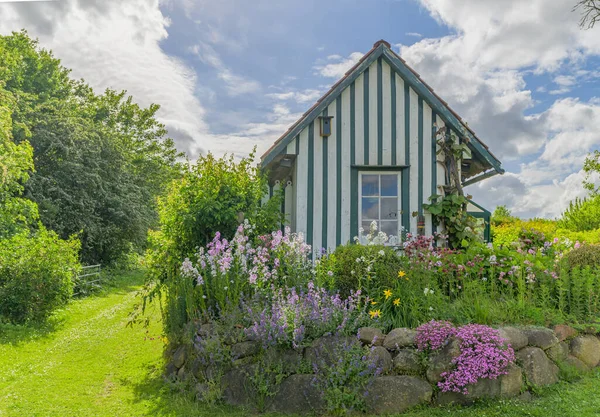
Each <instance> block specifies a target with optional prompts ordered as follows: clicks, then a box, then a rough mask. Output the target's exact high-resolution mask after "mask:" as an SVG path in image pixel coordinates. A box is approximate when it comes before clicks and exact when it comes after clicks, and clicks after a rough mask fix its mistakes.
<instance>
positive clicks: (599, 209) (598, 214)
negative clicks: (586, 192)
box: [559, 194, 600, 232]
mask: <svg viewBox="0 0 600 417" xmlns="http://www.w3.org/2000/svg"><path fill="white" fill-rule="evenodd" d="M559 225H560V226H561V227H563V228H565V229H568V230H572V231H576V232H582V231H587V230H595V229H599V228H600V194H599V195H594V196H592V197H590V198H587V199H583V200H580V199H576V200H575V201H571V202H570V203H569V207H568V208H567V209H566V210H565V212H564V213H563V214H562V218H561V219H560V221H559Z"/></svg>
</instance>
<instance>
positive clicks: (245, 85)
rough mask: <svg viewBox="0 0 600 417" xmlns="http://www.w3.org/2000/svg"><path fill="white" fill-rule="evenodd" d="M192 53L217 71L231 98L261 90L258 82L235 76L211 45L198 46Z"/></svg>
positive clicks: (192, 49)
mask: <svg viewBox="0 0 600 417" xmlns="http://www.w3.org/2000/svg"><path fill="white" fill-rule="evenodd" d="M191 51H192V52H193V53H194V54H196V55H197V56H198V57H199V58H200V60H202V62H204V63H206V64H207V65H210V66H211V67H213V68H214V69H216V70H217V77H218V78H219V79H221V80H222V81H223V82H225V88H226V90H227V94H229V95H230V96H232V97H235V96H238V95H241V94H249V93H256V92H257V91H259V90H260V89H261V86H260V84H259V83H258V82H257V81H255V80H251V79H249V78H247V77H244V76H241V75H238V74H235V73H234V72H233V71H231V69H230V68H228V67H227V66H226V65H225V64H224V63H223V61H222V60H221V58H220V57H219V55H218V54H217V52H216V51H215V50H214V49H213V47H212V46H210V45H209V44H207V43H200V44H197V45H195V46H193V47H192V48H191Z"/></svg>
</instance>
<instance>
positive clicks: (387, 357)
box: [369, 346, 392, 374]
mask: <svg viewBox="0 0 600 417" xmlns="http://www.w3.org/2000/svg"><path fill="white" fill-rule="evenodd" d="M369 360H370V361H371V362H372V363H373V364H375V366H376V367H377V369H380V370H381V373H384V374H385V373H388V372H389V371H390V370H391V369H392V355H391V354H390V352H388V350H387V349H386V348H384V347H383V346H373V347H372V348H371V350H370V352H369Z"/></svg>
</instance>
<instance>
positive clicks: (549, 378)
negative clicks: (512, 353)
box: [516, 346, 558, 386]
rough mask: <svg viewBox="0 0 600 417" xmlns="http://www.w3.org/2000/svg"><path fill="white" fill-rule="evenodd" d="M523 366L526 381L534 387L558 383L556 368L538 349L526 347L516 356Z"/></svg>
mask: <svg viewBox="0 0 600 417" xmlns="http://www.w3.org/2000/svg"><path fill="white" fill-rule="evenodd" d="M516 357H517V359H518V360H519V361H520V362H521V364H522V365H523V371H524V372H525V376H526V377H527V381H528V382H530V383H532V384H533V385H536V386H543V385H550V384H554V383H556V382H558V367H557V366H556V365H555V364H554V363H552V361H551V360H550V359H548V357H547V356H546V354H545V353H544V351H543V350H542V349H540V348H539V347H531V346H530V347H526V348H524V349H521V350H520V351H519V352H517V354H516Z"/></svg>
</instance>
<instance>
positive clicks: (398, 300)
mask: <svg viewBox="0 0 600 417" xmlns="http://www.w3.org/2000/svg"><path fill="white" fill-rule="evenodd" d="M394 305H395V306H399V305H400V299H399V298H396V299H395V300H394Z"/></svg>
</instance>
